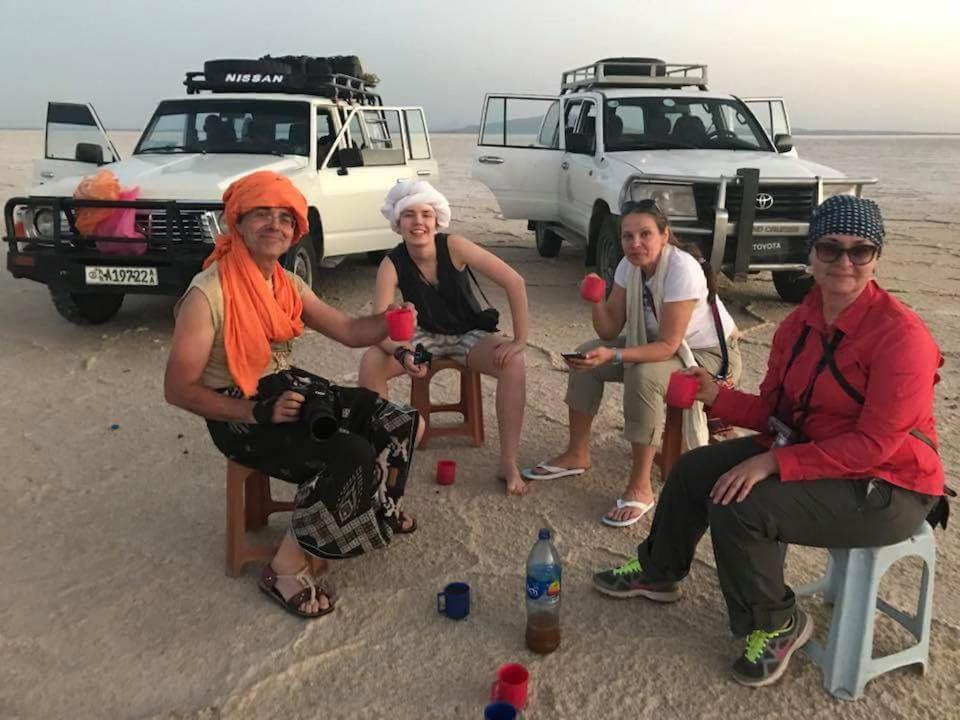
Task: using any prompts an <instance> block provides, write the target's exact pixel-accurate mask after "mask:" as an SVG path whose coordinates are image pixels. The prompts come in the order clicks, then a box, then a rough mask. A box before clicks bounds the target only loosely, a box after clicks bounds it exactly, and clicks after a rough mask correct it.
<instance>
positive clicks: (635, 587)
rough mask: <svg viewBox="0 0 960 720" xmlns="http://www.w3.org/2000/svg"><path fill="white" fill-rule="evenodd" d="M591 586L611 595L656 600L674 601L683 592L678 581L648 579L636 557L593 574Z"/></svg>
mask: <svg viewBox="0 0 960 720" xmlns="http://www.w3.org/2000/svg"><path fill="white" fill-rule="evenodd" d="M593 587H595V588H596V589H597V590H599V591H600V592H602V593H603V594H604V595H610V596H611V597H617V598H631V597H645V598H647V599H648V600H655V601H657V602H674V601H676V600H679V599H680V596H681V595H682V594H683V593H682V592H681V591H680V583H675V582H663V581H653V580H649V579H648V578H647V576H646V575H645V574H644V572H643V568H642V567H641V566H640V561H639V560H637V559H636V558H633V559H632V560H628V561H627V562H625V563H624V564H623V565H621V566H620V567H615V568H612V569H610V570H604V571H603V572H598V573H596V574H594V576H593Z"/></svg>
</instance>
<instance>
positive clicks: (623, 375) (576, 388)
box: [565, 336, 740, 445]
mask: <svg viewBox="0 0 960 720" xmlns="http://www.w3.org/2000/svg"><path fill="white" fill-rule="evenodd" d="M626 344H627V340H626V338H625V337H622V336H621V337H618V338H617V339H616V340H612V341H609V342H607V341H604V340H591V341H590V342H587V343H584V344H583V345H581V346H580V347H578V348H577V351H578V352H582V353H587V352H590V351H591V350H595V349H596V348H598V347H600V346H602V345H603V346H606V347H611V348H624V347H625V346H626ZM727 354H728V355H729V358H730V378H731V379H732V380H734V382H736V381H738V380H739V379H740V348H739V347H738V346H737V340H736V338H733V339H731V340H728V341H727ZM693 357H694V358H695V359H696V361H697V362H698V363H699V364H700V366H701V367H703V368H705V369H707V370H709V371H710V372H712V373H715V372H717V371H718V370H719V369H720V364H721V362H722V361H721V355H720V347H719V346H717V347H712V348H701V349H699V350H694V351H693ZM682 369H683V363H682V362H680V358H678V357H677V356H676V355H674V356H673V357H672V358H670V359H669V360H664V361H662V362H651V363H627V364H625V365H614V364H613V363H607V364H606V365H601V366H600V367H598V368H594V369H593V370H588V371H585V372H573V371H571V373H570V376H569V377H568V378H567V396H566V398H565V402H566V403H567V405H568V406H569V407H570V409H571V410H576V411H577V412H583V413H587V414H588V415H591V416H592V415H596V414H597V411H598V410H599V409H600V402H601V401H602V400H603V386H604V384H605V383H608V382H616V383H623V436H624V437H625V438H626V439H627V440H629V441H630V442H632V443H639V444H641V445H659V444H660V436H661V435H662V434H663V426H664V424H665V423H666V419H667V411H666V406H665V405H664V396H665V395H666V394H667V385H668V384H669V382H670V373H672V372H674V371H675V370H682Z"/></svg>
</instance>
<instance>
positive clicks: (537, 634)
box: [527, 528, 561, 655]
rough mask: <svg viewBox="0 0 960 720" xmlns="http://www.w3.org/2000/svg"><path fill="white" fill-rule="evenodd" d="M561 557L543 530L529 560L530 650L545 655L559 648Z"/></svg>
mask: <svg viewBox="0 0 960 720" xmlns="http://www.w3.org/2000/svg"><path fill="white" fill-rule="evenodd" d="M560 576H561V568H560V554H559V553H558V552H557V548H556V547H554V545H553V543H552V542H551V541H550V530H549V529H548V528H542V529H541V530H540V534H539V536H538V538H537V542H536V543H535V544H534V546H533V549H532V550H531V551H530V555H528V556H527V647H528V648H530V649H531V650H532V651H533V652H535V653H540V654H542V655H546V654H547V653H552V652H553V651H554V650H556V649H557V648H558V647H560Z"/></svg>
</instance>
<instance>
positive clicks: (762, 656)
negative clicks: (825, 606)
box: [733, 608, 813, 687]
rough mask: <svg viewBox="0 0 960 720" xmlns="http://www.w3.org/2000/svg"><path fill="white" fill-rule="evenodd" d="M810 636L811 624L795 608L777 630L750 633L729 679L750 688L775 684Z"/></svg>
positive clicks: (804, 614) (804, 615)
mask: <svg viewBox="0 0 960 720" xmlns="http://www.w3.org/2000/svg"><path fill="white" fill-rule="evenodd" d="M811 635H813V621H812V620H810V618H809V617H807V614H806V613H805V612H804V611H803V610H800V609H799V608H798V609H797V610H796V611H795V612H794V613H793V617H792V618H790V622H788V623H787V625H786V627H784V628H782V629H780V630H774V631H773V632H766V631H765V630H754V631H753V632H752V633H750V634H749V635H747V639H746V642H745V647H744V651H743V655H741V656H740V657H738V658H737V659H736V662H734V663H733V679H734V680H736V681H737V682H738V683H740V684H741V685H748V686H750V687H763V686H764V685H770V684H771V683H775V682H776V681H777V680H779V679H780V676H781V675H783V674H784V673H785V672H786V671H787V665H788V664H789V663H790V657H791V656H792V655H793V653H794V652H796V651H797V650H799V649H800V648H802V647H803V646H804V645H806V644H807V641H808V640H809V639H810V636H811Z"/></svg>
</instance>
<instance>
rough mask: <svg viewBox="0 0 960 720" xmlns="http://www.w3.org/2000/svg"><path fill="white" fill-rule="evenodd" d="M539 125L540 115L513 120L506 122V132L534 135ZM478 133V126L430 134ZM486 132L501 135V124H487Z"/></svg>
mask: <svg viewBox="0 0 960 720" xmlns="http://www.w3.org/2000/svg"><path fill="white" fill-rule="evenodd" d="M541 123H543V116H540V115H538V116H536V117H528V118H515V119H513V120H508V121H507V132H508V133H512V134H515V135H536V134H537V133H538V132H540V125H541ZM479 131H480V126H479V125H467V126H465V127H461V128H451V129H444V130H433V131H432V132H435V133H457V134H470V135H476V134H477V133H478V132H479ZM487 132H488V133H491V134H502V133H503V123H502V122H491V123H487Z"/></svg>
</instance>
